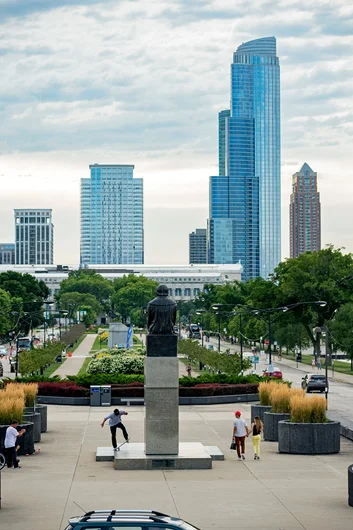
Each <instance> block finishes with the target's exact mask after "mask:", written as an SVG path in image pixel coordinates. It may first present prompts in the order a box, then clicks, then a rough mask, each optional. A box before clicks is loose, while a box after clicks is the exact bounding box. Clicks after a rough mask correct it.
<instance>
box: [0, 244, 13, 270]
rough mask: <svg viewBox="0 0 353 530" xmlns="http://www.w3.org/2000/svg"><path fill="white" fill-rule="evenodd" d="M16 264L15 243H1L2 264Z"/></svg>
mask: <svg viewBox="0 0 353 530" xmlns="http://www.w3.org/2000/svg"><path fill="white" fill-rule="evenodd" d="M14 264H15V243H0V265H14Z"/></svg>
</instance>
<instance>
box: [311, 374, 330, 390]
mask: <svg viewBox="0 0 353 530" xmlns="http://www.w3.org/2000/svg"><path fill="white" fill-rule="evenodd" d="M325 389H326V377H325V375H324V374H309V376H308V379H307V383H306V392H307V394H309V393H310V392H325Z"/></svg>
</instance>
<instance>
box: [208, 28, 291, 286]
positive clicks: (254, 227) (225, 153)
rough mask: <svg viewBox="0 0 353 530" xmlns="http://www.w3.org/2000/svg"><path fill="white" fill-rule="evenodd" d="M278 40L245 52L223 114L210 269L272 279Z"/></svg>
mask: <svg viewBox="0 0 353 530" xmlns="http://www.w3.org/2000/svg"><path fill="white" fill-rule="evenodd" d="M276 53H277V52H276V39H275V38H274V37H266V38H262V39H257V40H254V41H250V42H246V43H244V44H242V45H241V46H239V47H238V49H237V51H236V52H235V53H234V56H233V64H232V65H231V108H230V110H224V111H222V112H221V113H220V114H219V118H218V123H219V176H218V177H217V176H213V177H210V213H209V219H208V225H207V228H208V243H207V245H208V261H209V263H236V262H238V261H240V262H241V264H242V266H243V271H244V272H243V279H244V280H247V279H249V278H255V277H257V276H262V277H264V278H267V277H268V275H269V274H271V273H272V272H273V270H274V268H275V267H276V266H277V265H278V263H279V261H280V258H281V193H280V192H281V179H280V168H281V154H280V67H279V59H278V57H277V55H276Z"/></svg>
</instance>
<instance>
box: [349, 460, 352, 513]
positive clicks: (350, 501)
mask: <svg viewBox="0 0 353 530" xmlns="http://www.w3.org/2000/svg"><path fill="white" fill-rule="evenodd" d="M348 504H349V506H352V508H353V466H349V467H348Z"/></svg>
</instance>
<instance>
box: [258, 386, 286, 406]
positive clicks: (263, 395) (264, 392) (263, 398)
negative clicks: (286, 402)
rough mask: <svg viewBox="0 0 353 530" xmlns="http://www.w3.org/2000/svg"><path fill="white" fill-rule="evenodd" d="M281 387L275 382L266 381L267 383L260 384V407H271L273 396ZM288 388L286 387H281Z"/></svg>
mask: <svg viewBox="0 0 353 530" xmlns="http://www.w3.org/2000/svg"><path fill="white" fill-rule="evenodd" d="M278 386H279V385H278V383H276V382H275V381H266V383H260V384H259V395H260V405H264V406H269V405H271V395H272V392H273V390H274V389H275V388H277V387H278ZM280 386H286V385H280Z"/></svg>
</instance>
